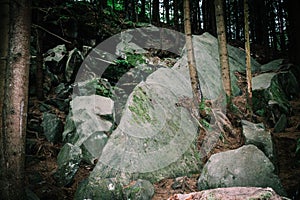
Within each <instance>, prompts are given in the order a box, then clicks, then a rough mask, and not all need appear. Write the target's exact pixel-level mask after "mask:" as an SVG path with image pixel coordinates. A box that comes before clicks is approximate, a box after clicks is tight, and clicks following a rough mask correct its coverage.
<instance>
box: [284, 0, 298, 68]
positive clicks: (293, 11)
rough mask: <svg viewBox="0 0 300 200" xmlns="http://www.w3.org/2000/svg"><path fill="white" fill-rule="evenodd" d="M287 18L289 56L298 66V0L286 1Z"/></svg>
mask: <svg viewBox="0 0 300 200" xmlns="http://www.w3.org/2000/svg"><path fill="white" fill-rule="evenodd" d="M287 7H288V14H289V15H288V20H289V26H288V30H289V58H290V60H291V61H292V62H293V63H295V64H298V65H299V66H300V54H299V52H300V38H299V35H300V22H299V18H300V12H299V10H300V2H299V1H291V0H290V1H287Z"/></svg>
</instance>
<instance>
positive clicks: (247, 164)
mask: <svg viewBox="0 0 300 200" xmlns="http://www.w3.org/2000/svg"><path fill="white" fill-rule="evenodd" d="M274 170H275V168H274V165H273V164H272V163H271V161H270V160H269V159H268V158H267V157H266V156H265V155H264V153H263V152H262V151H260V150H259V149H258V148H257V147H256V146H254V145H245V146H243V147H240V148H239V149H236V150H230V151H226V152H221V153H217V154H214V155H212V156H211V157H210V159H209V160H208V162H207V163H206V164H205V166H204V168H203V170H202V173H201V176H200V178H199V180H198V188H199V190H205V189H212V188H218V187H271V188H273V189H274V190H275V191H276V192H277V193H278V194H280V195H285V194H286V193H285V191H284V189H283V187H282V185H281V182H280V179H279V178H278V176H277V175H276V174H275V173H274Z"/></svg>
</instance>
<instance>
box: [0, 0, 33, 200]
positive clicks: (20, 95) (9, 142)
mask: <svg viewBox="0 0 300 200" xmlns="http://www.w3.org/2000/svg"><path fill="white" fill-rule="evenodd" d="M30 11H31V10H30V1H28V0H19V1H10V4H9V12H10V15H9V19H10V26H9V30H10V32H9V33H10V34H9V52H8V63H7V68H6V72H5V86H4V105H3V110H2V124H3V127H2V130H1V138H2V143H1V144H0V145H1V150H2V151H1V182H0V188H1V189H0V190H1V191H0V193H1V198H2V199H5V200H14V199H18V200H19V199H25V197H26V196H25V191H24V166H25V138H26V120H27V117H26V116H27V103H28V75H29V64H30V53H29V48H30V19H31V13H30Z"/></svg>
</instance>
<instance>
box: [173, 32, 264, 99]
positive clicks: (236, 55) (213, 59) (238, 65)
mask: <svg viewBox="0 0 300 200" xmlns="http://www.w3.org/2000/svg"><path fill="white" fill-rule="evenodd" d="M193 46H194V51H195V57H196V58H197V59H196V67H197V70H198V72H199V73H198V74H199V81H200V84H201V89H202V92H203V95H204V97H205V98H208V99H216V98H217V97H219V95H220V93H222V92H223V91H222V90H223V84H222V81H221V80H222V76H221V71H220V69H221V68H220V61H219V51H218V40H217V39H216V38H215V37H213V36H212V35H210V34H209V33H204V34H202V35H194V36H193ZM228 55H229V65H230V76H231V87H232V94H233V95H234V96H236V95H239V94H240V93H241V90H240V89H239V88H238V84H237V77H236V76H235V74H234V73H235V72H236V71H239V72H245V52H244V51H242V50H241V49H238V48H235V47H232V46H230V45H228ZM260 66H261V65H260V64H259V63H258V62H257V61H255V60H254V59H252V58H251V68H252V71H253V72H258V71H260ZM173 69H175V70H177V71H179V72H180V73H181V74H182V75H183V76H185V77H186V78H189V71H188V70H187V57H186V52H185V53H184V54H183V56H182V57H181V59H180V60H179V61H178V62H177V63H176V64H175V66H174V67H173Z"/></svg>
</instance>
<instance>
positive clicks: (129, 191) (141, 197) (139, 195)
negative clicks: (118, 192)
mask: <svg viewBox="0 0 300 200" xmlns="http://www.w3.org/2000/svg"><path fill="white" fill-rule="evenodd" d="M125 193H126V197H127V199H131V200H148V199H151V198H152V196H153V195H154V186H153V185H152V184H151V183H150V182H149V181H147V180H141V179H139V180H137V181H135V183H134V184H133V185H130V186H129V187H126V188H125Z"/></svg>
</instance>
